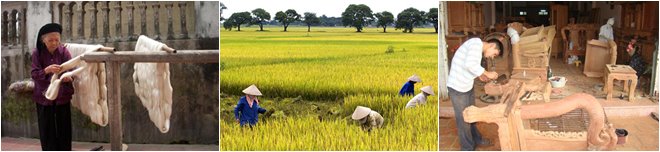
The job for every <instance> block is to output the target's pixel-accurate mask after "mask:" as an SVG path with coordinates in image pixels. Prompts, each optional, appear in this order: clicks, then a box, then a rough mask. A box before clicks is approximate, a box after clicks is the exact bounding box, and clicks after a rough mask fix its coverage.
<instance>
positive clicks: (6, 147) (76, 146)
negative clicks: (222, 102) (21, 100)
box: [1, 137, 219, 151]
mask: <svg viewBox="0 0 660 152" xmlns="http://www.w3.org/2000/svg"><path fill="white" fill-rule="evenodd" d="M72 146H73V150H74V151H89V150H90V149H92V148H95V147H98V146H103V148H105V150H110V144H109V143H91V142H73V145H72ZM218 149H219V148H218V145H170V144H128V150H129V151H218ZM1 150H2V151H41V145H40V143H39V139H33V138H12V137H2V148H1Z"/></svg>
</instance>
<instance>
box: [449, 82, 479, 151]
mask: <svg viewBox="0 0 660 152" xmlns="http://www.w3.org/2000/svg"><path fill="white" fill-rule="evenodd" d="M449 98H450V99H451V104H452V106H453V107H454V115H455V118H456V128H457V129H458V138H459V141H460V143H461V150H462V151H474V149H475V148H476V147H477V143H479V142H481V140H482V139H481V134H480V133H479V130H477V126H476V125H475V124H474V123H467V122H465V121H464V120H463V110H465V108H467V107H469V106H472V105H474V89H471V90H470V91H468V92H459V91H456V90H454V89H452V88H449Z"/></svg>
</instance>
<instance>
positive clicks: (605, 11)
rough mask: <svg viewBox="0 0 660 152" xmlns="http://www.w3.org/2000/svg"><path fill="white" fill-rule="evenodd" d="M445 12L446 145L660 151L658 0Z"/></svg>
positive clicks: (441, 50)
mask: <svg viewBox="0 0 660 152" xmlns="http://www.w3.org/2000/svg"><path fill="white" fill-rule="evenodd" d="M439 11H440V12H439V14H440V16H439V19H438V20H439V27H440V28H439V36H438V39H439V43H438V54H439V62H438V64H439V65H438V67H439V69H438V73H439V74H438V78H439V82H440V86H439V88H440V91H439V92H440V93H439V96H440V101H441V102H440V109H439V112H440V120H439V121H440V123H439V125H440V126H439V127H440V132H439V134H440V143H439V144H440V146H439V147H441V148H440V150H441V151H445V150H488V151H493V150H503V151H519V150H523V151H530V150H543V151H545V150H571V151H582V150H625V151H633V150H645V151H657V150H658V116H657V115H658V114H657V113H658V74H659V72H660V70H658V63H659V62H658V51H657V50H658V2H657V1H652V2H638V1H619V2H610V1H607V2H606V1H596V2H587V1H571V2H542V1H534V2H500V1H498V2H458V1H450V2H440V4H439ZM442 82H446V83H442Z"/></svg>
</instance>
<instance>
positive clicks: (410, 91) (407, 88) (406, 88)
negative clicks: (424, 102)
mask: <svg viewBox="0 0 660 152" xmlns="http://www.w3.org/2000/svg"><path fill="white" fill-rule="evenodd" d="M399 95H401V96H407V95H408V96H412V95H415V83H414V82H412V81H408V82H406V84H403V87H401V90H399Z"/></svg>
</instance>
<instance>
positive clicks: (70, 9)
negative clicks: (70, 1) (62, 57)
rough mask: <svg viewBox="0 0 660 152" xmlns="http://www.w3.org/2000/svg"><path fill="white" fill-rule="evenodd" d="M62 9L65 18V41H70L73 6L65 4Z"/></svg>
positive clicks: (71, 38)
mask: <svg viewBox="0 0 660 152" xmlns="http://www.w3.org/2000/svg"><path fill="white" fill-rule="evenodd" d="M64 7H66V8H65V9H64V14H65V15H64V16H65V18H66V32H64V33H66V35H67V41H69V42H71V41H72V40H73V7H71V6H69V5H67V6H64Z"/></svg>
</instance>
